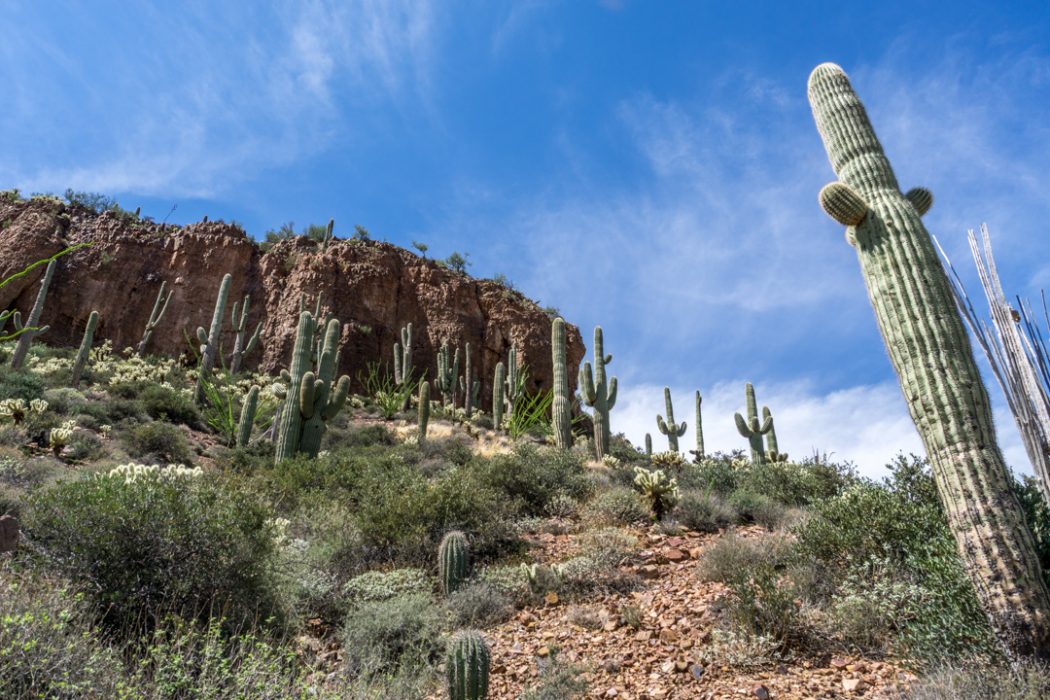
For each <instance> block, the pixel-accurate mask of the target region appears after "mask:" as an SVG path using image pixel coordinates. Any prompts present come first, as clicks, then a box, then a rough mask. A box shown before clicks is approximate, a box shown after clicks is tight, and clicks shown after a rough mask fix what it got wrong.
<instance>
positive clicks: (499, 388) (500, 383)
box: [492, 362, 507, 430]
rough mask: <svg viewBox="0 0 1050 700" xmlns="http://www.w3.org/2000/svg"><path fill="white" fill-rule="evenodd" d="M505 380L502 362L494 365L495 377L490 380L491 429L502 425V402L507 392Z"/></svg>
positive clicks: (497, 428)
mask: <svg viewBox="0 0 1050 700" xmlns="http://www.w3.org/2000/svg"><path fill="white" fill-rule="evenodd" d="M506 378H507V374H506V369H504V367H503V363H502V362H497V363H496V371H495V375H494V376H493V378H492V427H494V428H495V429H496V430H499V429H500V426H501V425H503V400H504V393H505V392H506V390H507V387H506V385H505V384H504V382H505V380H506Z"/></svg>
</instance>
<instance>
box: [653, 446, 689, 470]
mask: <svg viewBox="0 0 1050 700" xmlns="http://www.w3.org/2000/svg"><path fill="white" fill-rule="evenodd" d="M649 460H650V461H651V462H652V463H653V464H654V465H655V466H657V467H659V468H661V469H674V470H679V469H681V468H682V467H684V466H685V459H684V458H683V457H682V454H681V453H680V452H671V451H670V450H668V451H667V452H657V453H656V454H654V455H652V456H650V457H649Z"/></svg>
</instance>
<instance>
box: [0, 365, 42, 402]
mask: <svg viewBox="0 0 1050 700" xmlns="http://www.w3.org/2000/svg"><path fill="white" fill-rule="evenodd" d="M45 388H46V385H45V384H44V380H43V379H41V378H40V377H39V376H37V375H36V374H34V373H32V372H30V371H28V370H24V369H17V370H13V369H10V368H7V367H5V368H4V371H3V372H0V401H2V400H4V399H23V400H24V401H32V400H33V399H39V398H41V397H42V396H43V395H44V389H45Z"/></svg>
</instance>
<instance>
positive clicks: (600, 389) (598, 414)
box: [580, 326, 616, 460]
mask: <svg viewBox="0 0 1050 700" xmlns="http://www.w3.org/2000/svg"><path fill="white" fill-rule="evenodd" d="M610 362H612V355H606V354H605V342H604V338H603V336H602V327H601V326H595V327H594V370H593V372H592V371H591V363H590V362H584V363H583V367H581V368H580V392H581V393H582V394H583V401H584V403H586V404H587V405H588V406H590V407H592V408H593V409H594V414H593V421H594V457H595V459H598V460H601V459H602V458H603V457H604V456H605V455H606V454H608V452H609V442H610V440H611V439H612V431H611V430H610V428H609V411H610V410H612V407H613V406H615V405H616V377H613V378H612V379H611V380H606V377H605V365H607V364H609V363H610Z"/></svg>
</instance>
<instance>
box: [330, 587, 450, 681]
mask: <svg viewBox="0 0 1050 700" xmlns="http://www.w3.org/2000/svg"><path fill="white" fill-rule="evenodd" d="M443 622H444V615H443V613H442V611H441V608H440V607H438V606H437V605H435V604H434V601H433V599H432V598H431V597H430V596H428V595H423V594H418V593H416V594H409V595H402V596H397V597H394V598H390V599H388V600H384V601H381V602H375V603H362V604H361V605H358V606H356V607H354V608H352V609H351V610H350V612H349V613H348V614H347V616H346V620H345V622H344V624H343V649H344V657H345V659H346V664H347V670H348V671H349V672H350V673H352V674H360V675H364V676H368V677H375V676H377V675H383V674H391V673H397V672H409V673H411V674H413V675H417V674H419V673H423V672H426V671H427V670H429V669H430V668H431V667H433V666H434V665H435V664H436V663H437V661H438V659H439V658H440V656H441V653H442V651H443V647H442V644H441V630H442V623H443Z"/></svg>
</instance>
